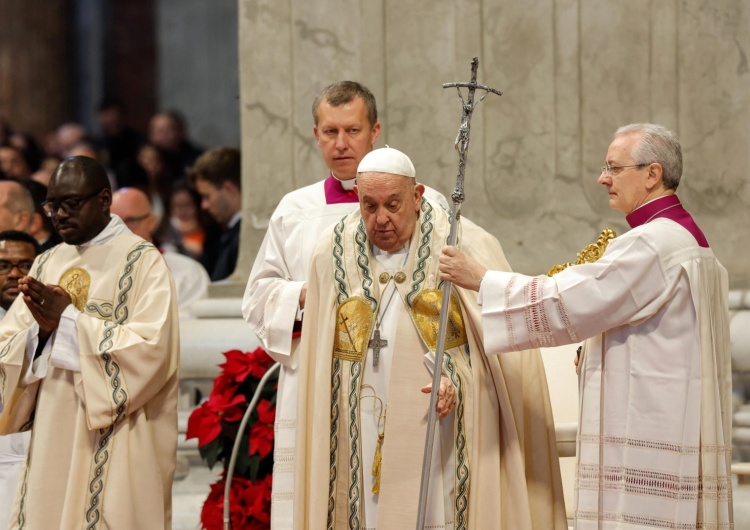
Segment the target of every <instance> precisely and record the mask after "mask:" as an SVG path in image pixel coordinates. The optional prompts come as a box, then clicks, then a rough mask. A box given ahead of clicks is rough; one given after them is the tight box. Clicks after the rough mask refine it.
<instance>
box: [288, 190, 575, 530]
mask: <svg viewBox="0 0 750 530" xmlns="http://www.w3.org/2000/svg"><path fill="white" fill-rule="evenodd" d="M448 215H449V214H448V212H446V211H445V210H443V209H441V208H440V207H438V206H436V205H434V204H432V203H431V202H430V201H428V200H423V202H422V207H421V211H420V218H419V219H418V221H417V224H416V226H415V231H414V235H413V236H412V239H411V242H410V244H409V252H408V255H407V257H406V263H405V265H404V266H403V268H402V271H403V273H404V275H405V278H404V281H402V282H401V283H397V282H395V280H388V283H386V284H384V285H381V284H380V283H379V278H380V275H381V274H383V273H386V274H389V273H390V272H392V270H393V269H391V267H392V265H388V264H386V265H385V266H383V265H381V264H380V263H379V262H378V259H376V257H375V256H373V253H372V250H371V248H370V244H369V242H368V240H367V236H366V233H365V230H364V226H363V224H362V221H361V217H360V215H359V212H355V213H353V214H351V215H349V216H347V217H346V218H344V219H343V220H342V221H341V222H339V223H337V224H336V225H335V226H334V227H332V228H331V229H329V230H327V231H326V233H325V234H324V235H323V236H322V238H321V239H320V242H319V244H318V246H317V248H316V252H315V255H314V257H313V261H312V266H311V274H310V281H309V287H308V305H307V307H306V309H305V312H306V314H305V320H304V325H303V330H302V346H303V348H304V351H306V355H304V356H302V357H301V358H300V368H299V370H300V379H299V381H300V394H299V401H298V404H299V408H298V430H297V449H298V452H297V457H298V466H297V480H296V490H295V519H294V524H295V528H298V529H302V528H328V529H331V530H339V529H354V528H358V529H375V528H377V529H380V530H384V529H393V528H412V527H414V526H415V525H416V517H417V513H416V512H417V505H418V501H419V483H420V479H421V468H422V459H423V452H424V442H425V433H426V424H427V415H428V410H427V409H428V405H429V402H430V396H429V394H423V393H421V392H420V388H421V387H422V386H425V385H429V384H430V382H431V380H432V378H431V374H430V370H429V369H428V367H427V366H426V365H425V355H428V352H429V350H430V347H429V346H428V344H432V347H434V342H435V340H434V336H435V331H436V329H437V321H438V317H439V308H440V299H439V297H437V298H432V299H431V301H430V302H425V299H426V298H429V297H430V296H431V294H432V293H434V292H435V291H434V290H436V289H438V288H439V287H440V285H439V281H438V277H437V256H438V255H439V252H440V249H441V248H442V247H443V246H444V244H445V241H446V239H447V237H448V232H449V229H450V224H449V218H448ZM459 237H460V242H461V245H465V246H464V248H468V249H471V252H472V253H473V255H474V256H475V257H477V259H480V260H481V261H482V262H483V263H486V264H492V265H493V266H495V267H499V268H503V269H507V262H506V261H505V259H504V257H503V255H502V251H501V249H500V246H499V244H498V243H497V240H495V239H494V238H492V237H491V236H490V235H489V234H487V233H486V232H484V231H483V230H481V229H479V228H478V227H476V225H474V224H472V223H471V222H470V221H468V220H466V219H462V222H461V230H460V236H459ZM381 260H382V258H381ZM388 269H390V271H389V270H388ZM389 275H390V274H389ZM394 283H395V286H396V288H397V293H396V294H395V295H394V297H393V299H390V292H391V290H392V288H393V287H391V286H393V285H394ZM456 295H457V299H456V313H457V314H458V318H460V319H463V325H462V326H460V327H461V328H462V329H463V331H464V334H463V336H462V337H459V339H460V340H457V342H456V344H455V345H453V344H452V345H451V347H450V349H449V350H448V355H446V360H445V363H444V365H443V367H442V371H443V374H444V375H446V376H448V377H449V378H450V380H451V381H452V382H453V384H454V386H455V387H456V388H457V394H458V400H457V401H458V403H457V405H456V408H455V409H454V411H453V412H452V414H450V415H449V416H448V417H446V418H444V419H443V420H439V425H438V429H437V431H436V432H437V437H438V438H437V440H436V441H437V443H436V444H435V451H434V453H433V470H432V473H431V481H430V487H429V502H428V514H427V525H428V526H429V527H431V528H441V529H442V528H449V529H480V528H482V529H484V528H500V529H503V528H504V529H508V530H510V529H515V528H529V529H534V530H543V529H544V530H549V529H560V530H562V529H564V528H565V515H564V506H563V500H562V490H561V485H560V476H559V467H558V462H557V450H556V446H555V441H554V425H553V423H552V418H551V411H550V407H549V397H548V394H547V390H546V382H545V379H544V369H543V366H542V364H541V358H540V356H539V352H538V351H536V352H525V354H526V355H525V357H522V356H520V355H519V356H517V357H516V358H514V359H507V360H506V362H504V363H501V362H499V360H498V358H497V357H495V356H492V357H487V356H485V355H484V350H483V348H482V345H481V341H478V340H477V339H478V338H480V337H481V328H478V326H479V325H480V323H479V322H480V315H479V311H478V307H477V305H476V297H475V296H472V294H471V293H467V292H464V291H462V290H460V289H456ZM389 301H390V303H389ZM386 305H388V309H387V311H385V309H384V308H385V306H386ZM426 306H429V307H430V308H431V309H430V310H431V311H432V313H430V315H429V316H430V318H423V319H419V318H418V315H417V313H418V312H417V311H416V308H421V310H423V311H425V309H424V308H425V307H426ZM380 310H383V311H384V312H385V316H384V318H383V320H382V322H381V326H380V334H381V339H386V340H387V341H388V345H387V346H385V348H383V349H381V352H380V355H381V357H380V359H379V362H378V366H377V367H373V350H372V348H368V342H369V340H370V339H371V338H372V337H373V332H374V330H373V327H374V326H375V325H376V321H377V317H378V314H379V312H380ZM426 314H428V311H425V312H424V313H423V316H424V315H426ZM420 322H421V323H420ZM455 327H459V326H455ZM456 335H457V336H458V335H459V334H456ZM428 356H429V355H428ZM503 365H505V366H503ZM389 366H390V367H389ZM505 370H507V372H508V373H507V375H506V374H505ZM373 395H376V396H377V399H376V398H374V397H373ZM378 399H379V400H381V401H382V402H383V403H384V404H385V407H384V410H385V413H384V414H383V415H382V417H381V414H380V412H379V410H378V409H377V405H374V403H379V402H378ZM381 419H382V420H383V421H380V420H381ZM381 433H382V434H383V442H382V449H381V456H382V461H381V464H380V489H379V493H377V494H376V493H373V491H372V486H373V484H374V482H375V479H374V477H373V476H372V472H373V461H374V460H375V457H374V453H375V449H374V448H373V447H374V446H375V445H376V443H377V439H378V435H379V434H381ZM373 512H374V513H373Z"/></svg>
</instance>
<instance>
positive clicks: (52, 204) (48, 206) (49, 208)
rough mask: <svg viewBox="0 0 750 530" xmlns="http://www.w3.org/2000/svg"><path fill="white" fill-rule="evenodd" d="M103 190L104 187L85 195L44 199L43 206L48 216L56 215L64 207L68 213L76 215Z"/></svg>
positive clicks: (63, 209) (64, 210)
mask: <svg viewBox="0 0 750 530" xmlns="http://www.w3.org/2000/svg"><path fill="white" fill-rule="evenodd" d="M102 191H104V188H100V189H98V190H97V191H95V192H93V193H91V194H89V195H83V196H81V197H68V198H67V199H63V200H61V201H44V202H43V203H42V207H43V208H44V213H45V214H47V217H54V216H55V215H57V212H59V211H60V209H62V211H63V212H65V214H66V215H75V214H77V213H78V212H79V211H80V210H81V207H82V206H83V203H85V202H86V201H88V200H89V199H93V198H94V197H96V196H97V195H99V194H100V193H101V192H102Z"/></svg>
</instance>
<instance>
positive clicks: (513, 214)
mask: <svg viewBox="0 0 750 530" xmlns="http://www.w3.org/2000/svg"><path fill="white" fill-rule="evenodd" d="M239 5H240V22H239V31H240V38H239V46H240V68H241V73H240V84H241V101H242V135H243V142H242V144H243V150H244V161H245V163H244V169H243V171H244V181H243V182H244V198H245V208H244V210H245V212H244V213H245V217H244V219H245V220H246V222H244V223H243V247H242V251H241V258H240V260H241V261H240V265H239V267H238V270H237V272H236V274H235V278H236V280H237V282H238V283H242V282H244V280H246V278H247V275H248V273H249V270H250V267H251V265H252V260H253V259H254V256H255V253H256V251H257V248H258V246H259V244H260V241H261V239H262V237H263V234H264V232H265V227H266V223H267V220H268V217H269V216H270V215H271V213H272V212H273V209H274V208H275V206H276V204H277V203H278V201H279V200H280V199H281V197H282V196H283V194H284V193H286V192H288V191H290V190H292V189H295V188H297V187H300V186H303V185H305V184H309V183H312V182H315V181H316V180H319V179H321V178H324V177H325V176H326V170H325V166H324V164H323V162H322V160H321V158H320V155H319V152H318V149H317V146H316V144H315V141H314V137H313V134H312V117H311V112H310V105H311V103H312V100H313V98H314V96H315V94H316V93H317V92H318V91H319V90H320V89H322V88H323V87H324V86H326V85H327V84H329V83H331V82H334V81H337V80H341V79H356V80H359V81H362V82H363V83H365V84H366V85H367V86H369V87H370V89H371V90H372V91H373V93H374V94H375V96H376V98H377V99H378V103H379V106H380V109H379V110H380V120H381V122H382V124H383V134H382V136H381V141H380V142H379V144H380V145H383V144H385V143H388V144H389V145H391V146H393V147H397V148H399V149H401V150H403V151H405V152H406V153H408V154H409V155H410V156H411V157H412V159H413V161H414V163H415V166H416V168H417V172H418V175H419V177H420V178H421V179H422V180H423V181H424V182H426V183H428V184H430V185H432V186H433V187H436V188H438V189H440V190H441V191H443V193H445V194H446V195H447V196H448V195H450V192H451V191H452V189H453V185H454V182H455V174H456V168H457V155H456V153H455V151H454V149H453V141H454V138H455V134H456V132H457V128H458V125H459V118H460V112H461V108H460V100H459V99H458V97H457V95H456V92H455V90H454V89H450V90H444V89H443V88H442V86H441V85H442V83H445V82H450V81H468V78H469V76H470V61H471V58H472V57H473V56H478V57H479V60H480V68H479V81H480V82H482V83H484V84H488V85H491V86H493V87H495V88H498V89H500V90H502V91H503V92H504V95H503V96H502V97H497V96H494V95H489V96H488V97H487V99H485V100H484V102H483V103H482V105H481V106H480V107H479V108H478V109H477V111H476V113H475V115H474V119H473V121H472V128H471V143H470V148H469V164H468V168H467V175H466V202H465V203H464V206H463V213H464V215H466V216H467V217H469V218H471V219H473V220H474V221H476V222H478V223H479V224H480V225H482V226H484V227H485V228H486V229H487V230H489V231H490V232H491V233H493V234H495V235H496V236H497V237H498V238H499V239H500V241H501V243H502V244H503V246H504V248H505V251H506V254H507V255H508V259H509V260H510V262H511V264H512V265H513V266H514V268H515V269H516V270H519V271H522V272H526V273H542V272H545V271H546V270H547V269H548V268H549V267H550V266H552V265H553V264H556V263H559V262H563V261H569V260H572V259H574V258H575V255H576V253H577V252H578V251H579V250H580V249H581V247H583V246H584V245H586V244H588V243H590V242H592V241H593V240H594V239H596V236H597V235H598V233H599V231H600V230H601V229H602V228H603V227H604V226H611V227H613V228H614V229H615V230H616V231H618V232H622V231H624V230H625V228H626V224H625V222H624V219H623V218H622V215H620V214H619V213H618V212H613V211H610V210H609V208H608V206H607V196H606V193H604V191H603V189H602V188H601V187H600V186H598V185H597V184H596V178H597V177H598V168H599V167H600V166H601V165H602V163H603V162H604V156H605V154H606V150H607V146H608V145H609V142H610V141H611V137H612V134H613V132H614V130H615V129H616V128H617V127H618V126H620V125H623V124H626V123H630V122H639V121H653V122H658V123H662V124H663V125H665V126H667V127H670V128H672V129H674V130H676V131H677V133H678V134H679V135H680V137H681V140H682V144H683V149H684V158H685V172H684V175H683V183H682V185H681V186H680V189H679V194H680V196H681V198H682V200H683V202H684V203H685V204H686V205H687V207H688V208H689V209H690V210H691V212H692V213H693V214H694V216H695V217H696V219H697V221H698V223H699V224H700V225H701V227H702V228H703V229H704V231H705V233H706V235H707V236H708V238H709V241H711V243H712V246H713V247H714V249H715V251H716V253H717V254H718V256H719V257H720V259H721V260H722V261H723V263H724V264H725V265H726V267H727V269H728V270H729V272H730V281H731V283H732V286H734V287H750V237H748V236H747V234H746V233H745V232H743V231H742V229H744V228H745V227H747V226H749V225H750V184H748V178H747V176H746V172H747V168H748V167H749V166H750V157H749V155H748V152H750V149H749V147H750V68H749V66H748V59H747V54H748V53H749V52H750V0H680V1H678V0H630V1H628V2H622V1H618V0H523V1H522V0H515V1H500V0H454V1H449V0H439V1H435V0H410V1H409V2H397V1H386V0H359V1H356V0H347V1H344V0H314V1H309V0H285V1H277V0H239Z"/></svg>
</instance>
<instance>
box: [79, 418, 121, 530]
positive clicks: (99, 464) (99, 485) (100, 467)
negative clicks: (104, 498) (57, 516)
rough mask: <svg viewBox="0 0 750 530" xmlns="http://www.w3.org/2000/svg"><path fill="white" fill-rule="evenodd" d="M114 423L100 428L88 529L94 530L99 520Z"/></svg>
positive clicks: (91, 486)
mask: <svg viewBox="0 0 750 530" xmlns="http://www.w3.org/2000/svg"><path fill="white" fill-rule="evenodd" d="M114 431H115V427H114V425H110V426H109V427H108V428H106V429H99V441H98V442H97V444H96V445H97V449H96V453H94V464H95V467H94V478H93V479H92V481H91V483H90V484H89V491H90V492H91V497H90V498H89V509H88V510H86V522H88V523H89V524H88V525H87V526H86V530H94V529H95V528H96V524H97V523H98V522H99V518H100V515H99V504H100V503H99V496H100V495H101V494H102V492H103V491H104V483H103V482H102V477H103V476H104V465H105V464H106V463H107V462H108V461H109V451H108V449H107V448H108V446H109V439H110V438H111V437H112V433H114Z"/></svg>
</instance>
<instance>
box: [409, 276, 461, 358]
mask: <svg viewBox="0 0 750 530" xmlns="http://www.w3.org/2000/svg"><path fill="white" fill-rule="evenodd" d="M442 303H443V291H441V290H440V289H423V290H422V291H420V292H419V293H418V294H417V295H416V296H415V297H414V302H413V303H412V306H411V309H410V311H411V315H412V319H413V320H414V324H416V326H417V331H418V332H419V335H420V336H421V337H422V340H423V341H424V342H425V344H426V345H427V347H428V348H429V350H430V351H433V352H434V351H435V349H436V348H437V336H438V328H439V327H440V306H441V305H442ZM467 341H468V339H467V337H466V328H465V327H464V319H463V316H462V315H461V305H460V304H459V303H458V298H457V297H456V296H455V295H454V296H451V302H450V305H449V306H448V329H447V330H446V332H445V349H446V350H450V349H451V348H455V347H457V346H461V345H463V344H466V342H467Z"/></svg>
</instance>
